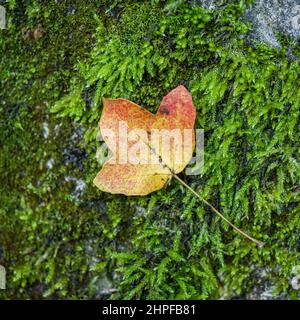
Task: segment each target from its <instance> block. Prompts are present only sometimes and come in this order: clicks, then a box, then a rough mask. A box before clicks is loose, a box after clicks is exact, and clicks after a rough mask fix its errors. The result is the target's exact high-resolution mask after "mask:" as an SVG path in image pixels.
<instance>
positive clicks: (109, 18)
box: [0, 1, 300, 299]
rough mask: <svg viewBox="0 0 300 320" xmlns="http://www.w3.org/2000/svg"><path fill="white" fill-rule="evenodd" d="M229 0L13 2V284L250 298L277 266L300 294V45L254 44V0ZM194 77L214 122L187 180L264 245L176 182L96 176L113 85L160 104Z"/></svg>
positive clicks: (6, 221) (282, 288) (4, 81)
mask: <svg viewBox="0 0 300 320" xmlns="http://www.w3.org/2000/svg"><path fill="white" fill-rule="evenodd" d="M223 2H224V3H223V6H222V8H221V9H220V11H215V12H213V11H209V10H206V9H203V8H201V7H199V4H198V1H194V2H193V1H192V2H189V3H187V2H184V1H168V2H165V1H150V2H147V4H145V5H143V6H141V5H140V3H139V2H137V1H129V2H126V4H124V3H123V1H111V2H110V1H100V2H99V3H98V4H95V3H94V2H92V1H91V2H86V4H85V5H83V4H82V2H80V1H73V2H72V4H71V3H69V2H65V3H61V4H59V5H57V4H56V3H54V2H50V3H49V4H44V3H42V2H41V1H29V2H26V4H25V1H24V2H22V1H21V2H19V3H18V4H14V5H11V8H10V9H9V10H8V16H9V28H8V29H7V30H3V31H1V32H2V34H3V36H2V37H1V40H0V51H1V56H2V57H3V58H2V59H1V61H0V70H1V73H0V86H1V90H0V92H1V93H0V97H1V118H0V119H1V120H0V121H1V122H0V126H1V130H0V132H1V145H3V150H2V153H1V156H0V161H1V168H2V172H1V190H0V194H1V202H2V203H3V204H4V205H3V206H2V208H1V210H0V219H1V221H2V222H1V224H0V247H1V248H3V254H2V256H0V263H2V264H3V265H5V267H6V268H7V270H8V281H7V285H8V290H7V291H1V292H0V295H1V297H4V298H11V297H15V298H39V297H48V296H52V297H55V298H95V297H97V298H99V297H100V298H109V297H110V298H122V299H123V298H126V299H130V298H158V299H162V298H163V299H170V298H182V299H188V298H197V299H207V298H218V297H219V296H220V295H226V297H233V296H235V295H240V296H249V294H251V292H252V291H253V290H254V288H255V287H256V286H257V282H258V275H257V273H258V271H257V270H262V271H264V273H265V275H264V278H263V280H264V281H265V282H266V283H267V284H268V286H269V287H273V288H274V290H275V292H274V294H277V295H279V294H284V295H285V296H288V297H290V298H293V299H296V298H299V291H296V290H293V289H292V287H291V285H290V279H291V277H292V268H293V267H294V266H296V265H299V264H300V255H299V238H298V235H299V231H300V230H299V229H300V217H299V209H300V204H299V200H300V198H299V177H300V170H299V128H300V126H299V100H300V90H299V86H298V85H297V84H298V83H299V73H298V70H299V61H298V60H296V61H290V60H289V59H288V58H287V56H286V49H285V48H286V46H287V45H291V46H292V47H293V51H294V54H295V55H296V56H299V46H297V45H295V44H291V43H289V42H287V40H286V39H284V40H283V48H282V49H280V50H279V49H276V50H275V49H270V48H267V47H265V46H262V45H257V46H254V45H252V46H249V45H248V44H246V43H245V40H244V39H245V37H244V36H243V35H244V34H245V33H246V32H247V30H248V28H249V26H248V25H246V24H245V23H244V22H242V21H241V19H240V16H241V14H242V13H243V11H244V10H245V8H246V6H247V5H249V4H250V2H251V1H223ZM37 28H39V29H41V30H42V36H41V37H40V38H38V39H35V38H34V35H33V34H34V30H36V29H37ZM179 83H183V84H185V85H186V86H187V87H188V89H189V90H190V91H191V93H192V95H193V99H194V102H195V105H196V108H197V125H196V126H197V128H204V130H205V171H204V174H203V175H201V176H188V177H185V176H184V175H182V178H184V179H185V180H186V181H187V182H188V183H189V184H190V185H192V186H193V187H194V188H195V189H197V190H198V191H199V193H201V194H202V195H203V196H204V197H205V198H206V199H207V200H209V201H210V202H211V203H212V204H213V205H215V206H216V207H217V208H219V209H220V210H221V211H222V212H223V213H224V214H225V215H226V216H227V217H228V218H230V219H231V220H232V221H233V222H235V224H236V225H238V226H239V227H240V228H242V229H243V230H245V231H246V232H248V233H250V234H251V235H253V236H255V237H256V238H258V239H260V240H263V241H264V242H265V243H266V245H265V247H264V248H257V247H255V245H254V244H252V243H250V242H247V241H246V240H245V239H242V238H241V237H240V236H239V235H238V234H236V233H235V232H234V231H233V230H232V229H230V228H229V227H228V226H227V225H226V224H224V223H223V222H222V221H220V220H219V219H218V218H217V217H215V216H214V215H213V214H212V213H211V212H210V211H209V209H208V208H207V207H205V206H204V205H203V204H201V203H199V202H197V201H196V199H194V198H193V196H192V195H191V194H189V192H188V191H187V190H184V189H182V188H181V187H180V186H179V185H178V184H177V183H176V181H172V182H171V184H170V185H169V186H168V187H167V188H165V189H163V190H160V191H158V192H156V193H153V194H151V195H149V196H147V197H128V198H127V197H125V196H118V195H110V194H104V193H101V192H100V191H99V190H97V189H96V188H95V187H93V185H92V179H93V177H94V176H95V174H96V173H97V171H98V170H99V168H100V165H99V164H98V163H97V161H96V158H95V153H96V147H97V142H96V138H95V137H96V132H97V122H98V119H99V116H100V113H101V98H102V97H103V96H109V97H124V98H128V99H131V100H133V101H135V102H137V103H139V104H141V105H142V106H144V107H145V108H148V109H149V110H150V111H155V110H156V108H157V106H158V104H159V102H160V100H161V99H162V97H163V96H164V95H165V94H166V93H167V92H168V91H169V90H170V89H171V88H173V87H175V86H177V85H178V84H179ZM43 123H48V127H49V136H48V137H47V139H45V138H44V136H43ZM49 159H53V161H54V165H53V168H51V169H50V168H49V164H48V166H47V161H48V160H49ZM66 177H68V178H67V179H66ZM75 179H83V180H84V181H85V182H86V188H85V189H84V192H82V193H80V192H79V191H78V189H76V184H75V182H76V180H75ZM74 181H75V182H74ZM0 252H1V250H0ZM104 277H105V279H109V281H110V282H111V283H112V286H113V287H114V288H116V289H117V291H116V292H115V293H113V294H112V295H107V294H106V295H105V294H101V292H102V290H103V289H104V287H103V286H104V284H103V278H104ZM259 281H261V279H259Z"/></svg>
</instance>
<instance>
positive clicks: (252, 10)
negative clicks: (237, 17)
mask: <svg viewBox="0 0 300 320" xmlns="http://www.w3.org/2000/svg"><path fill="white" fill-rule="evenodd" d="M200 3H201V4H202V5H203V7H205V8H207V9H210V10H217V9H218V8H221V7H222V5H224V1H221V0H200ZM243 19H245V21H249V22H251V23H252V30H251V32H250V34H249V37H250V38H252V39H256V40H259V41H261V42H264V43H266V44H268V45H270V46H272V47H275V48H276V47H277V48H278V47H280V43H279V41H278V37H277V34H278V33H281V34H283V35H285V36H287V37H291V38H293V39H298V38H299V36H300V1H299V0H257V1H256V2H255V3H253V4H252V5H251V6H250V7H249V8H248V9H247V10H246V12H245V14H244V16H243Z"/></svg>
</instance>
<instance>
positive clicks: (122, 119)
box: [94, 85, 196, 195]
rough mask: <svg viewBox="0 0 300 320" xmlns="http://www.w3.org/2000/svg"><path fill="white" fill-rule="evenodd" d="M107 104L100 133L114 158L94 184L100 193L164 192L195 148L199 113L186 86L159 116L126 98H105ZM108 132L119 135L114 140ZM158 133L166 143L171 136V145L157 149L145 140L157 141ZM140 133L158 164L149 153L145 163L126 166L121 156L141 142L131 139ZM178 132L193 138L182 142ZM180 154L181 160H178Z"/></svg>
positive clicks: (164, 102)
mask: <svg viewBox="0 0 300 320" xmlns="http://www.w3.org/2000/svg"><path fill="white" fill-rule="evenodd" d="M103 105H104V106H103V112H102V116H101V119H100V131H101V134H102V137H103V139H104V141H105V143H106V144H107V146H108V148H109V149H111V150H112V151H113V152H114V155H113V157H112V158H111V159H110V160H108V161H107V162H106V163H105V164H104V165H103V167H102V169H101V171H100V172H99V173H98V174H97V176H96V177H95V179H94V184H95V185H96V186H97V187H98V188H99V189H100V190H102V191H105V192H110V193H121V194H125V195H146V194H149V193H150V192H153V191H156V190H159V189H161V188H162V187H163V186H164V185H165V184H166V183H167V182H168V181H169V180H170V179H171V177H172V175H173V174H175V173H179V172H181V171H182V170H183V169H184V168H185V167H186V165H187V164H188V163H189V161H190V159H191V157H192V153H193V150H194V147H195V136H194V130H193V128H194V123H195V117H196V110H195V107H194V105H193V101H192V97H191V95H190V93H189V92H188V91H187V90H186V88H185V87H184V86H182V85H180V86H178V87H177V88H176V89H174V90H172V91H171V92H170V93H169V94H168V95H166V96H165V97H164V98H163V100H162V102H161V104H160V107H159V109H158V111H157V113H156V114H155V115H154V114H152V113H150V112H149V111H147V110H145V109H143V108H141V107H140V106H138V105H137V104H135V103H133V102H131V101H129V100H126V99H104V101H103ZM120 124H125V125H126V130H127V131H128V136H126V137H125V135H124V137H123V136H120ZM107 130H111V131H112V132H113V133H114V134H115V135H114V138H115V139H113V140H114V141H112V140H111V139H110V138H109V137H108V136H106V134H105V133H106V132H107ZM155 130H156V131H157V132H160V136H159V138H161V140H160V142H161V141H164V138H165V136H168V138H169V137H171V139H169V140H168V139H165V140H166V141H168V142H169V145H168V147H166V145H164V143H159V144H158V145H157V148H156V149H154V148H153V147H152V148H150V146H149V145H148V143H147V142H146V141H145V140H147V139H148V138H149V139H151V138H152V139H153V135H154V132H155ZM140 131H143V132H146V133H147V137H145V139H143V138H142V137H141V136H140V135H139V138H140V142H141V143H143V144H144V146H145V148H148V149H151V150H150V153H152V154H150V156H153V154H154V156H156V157H157V158H158V161H157V163H150V162H149V161H148V160H149V158H148V157H149V153H147V152H144V154H145V156H144V157H145V159H143V155H140V158H141V159H142V161H140V162H139V163H128V161H124V163H123V161H122V159H121V154H122V155H124V154H125V155H127V154H129V151H130V150H132V148H133V147H134V145H135V144H136V143H137V141H136V139H132V137H131V139H130V138H129V137H130V136H131V133H133V132H140ZM174 132H175V133H179V136H181V137H183V136H184V135H185V133H186V132H190V133H191V137H190V139H181V140H180V139H177V136H176V134H175V135H174V136H172V134H174ZM179 140H180V141H179ZM147 141H149V140H147ZM187 144H188V145H187ZM179 149H180V150H179ZM148 151H149V150H148ZM179 151H180V152H179ZM176 152H177V154H179V155H181V157H176V155H175V153H176ZM146 158H147V159H146ZM125 160H127V159H126V157H125ZM143 160H144V161H143Z"/></svg>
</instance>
